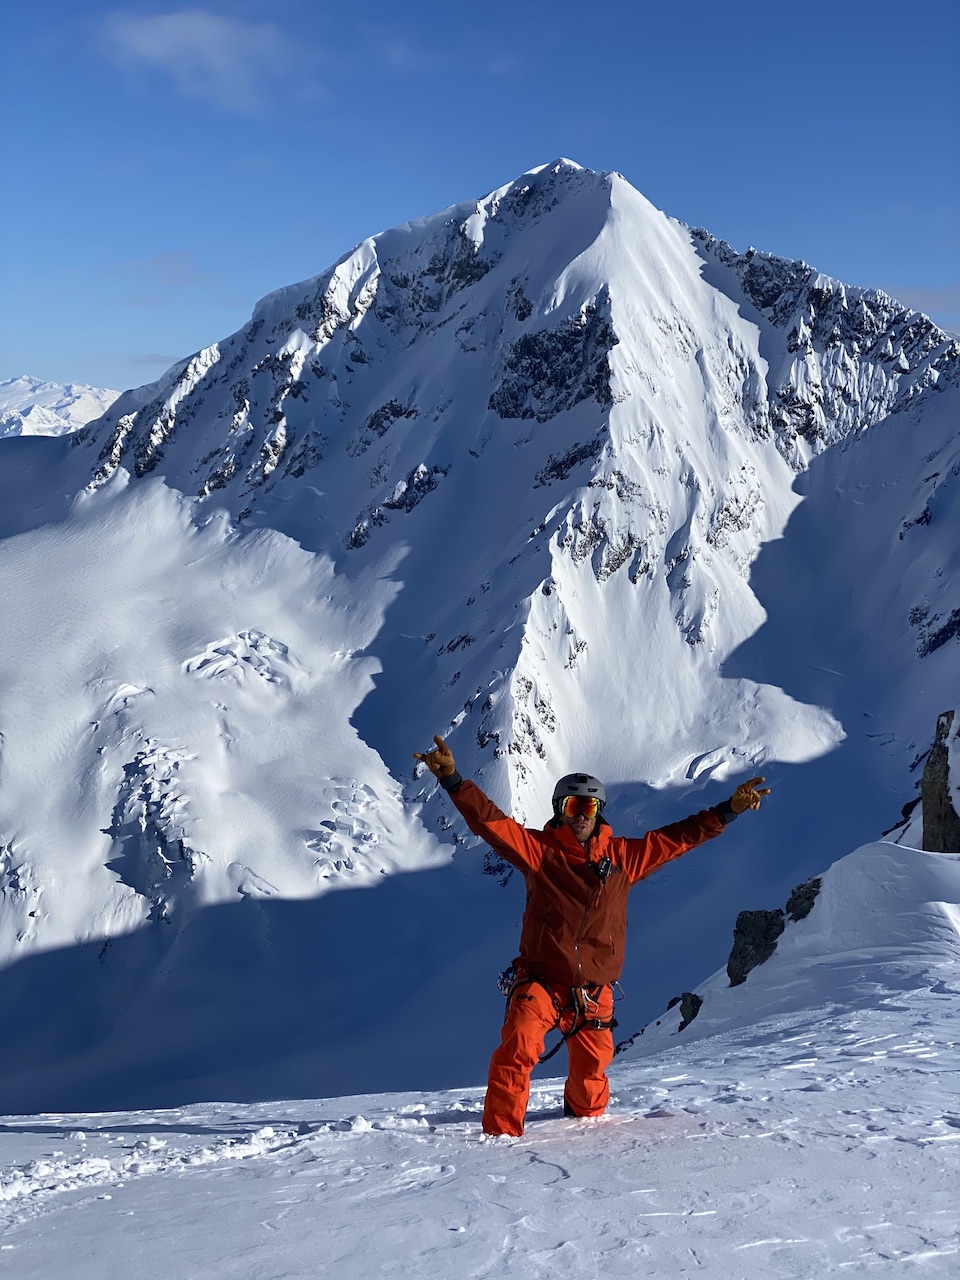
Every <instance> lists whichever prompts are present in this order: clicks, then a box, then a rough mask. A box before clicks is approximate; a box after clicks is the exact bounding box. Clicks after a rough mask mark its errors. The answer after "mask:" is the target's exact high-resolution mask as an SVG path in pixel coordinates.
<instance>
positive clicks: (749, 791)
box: [730, 778, 770, 813]
mask: <svg viewBox="0 0 960 1280" xmlns="http://www.w3.org/2000/svg"><path fill="white" fill-rule="evenodd" d="M765 781H766V779H765V778H751V779H750V781H749V782H741V783H740V785H739V787H737V789H736V791H735V792H734V793H733V795H732V796H731V797H730V808H731V809H732V810H733V812H734V813H743V811H744V810H745V809H759V808H760V801H761V799H762V797H763V796H768V795H769V794H770V788H769V787H762V788H761V789H760V790H759V791H758V790H757V787H756V784H757V783H758V782H765Z"/></svg>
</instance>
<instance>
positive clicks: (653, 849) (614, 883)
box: [444, 775, 733, 987]
mask: <svg viewBox="0 0 960 1280" xmlns="http://www.w3.org/2000/svg"><path fill="white" fill-rule="evenodd" d="M456 776H457V782H456V783H455V785H454V786H453V787H452V788H451V787H449V786H448V787H445V788H444V789H445V790H447V791H448V794H449V796H450V799H451V800H452V801H453V803H454V804H455V805H456V807H457V809H458V810H459V811H460V813H461V814H462V815H463V818H464V820H465V821H466V824H467V826H468V827H469V828H470V830H471V831H472V832H473V833H474V835H477V836H479V837H480V838H481V839H482V840H485V841H486V842H487V844H488V845H490V847H491V848H492V849H493V850H494V851H495V852H496V853H498V854H499V855H500V856H501V857H502V858H504V859H505V860H506V861H507V862H509V863H511V865H512V866H514V867H516V868H517V869H518V870H519V871H521V872H522V873H523V877H524V880H525V881H526V886H527V905H526V909H525V911H524V914H523V926H522V928H521V934H520V954H519V955H518V956H517V958H516V960H515V961H514V963H515V964H516V966H517V968H518V970H520V971H521V972H523V973H524V974H526V975H527V976H529V977H537V978H546V979H548V980H549V981H551V982H556V983H561V984H563V985H564V986H570V987H581V986H606V985H607V984H609V983H613V982H616V980H617V979H618V978H619V977H620V973H621V971H622V969H623V959H624V950H625V947H626V940H627V895H628V894H629V892H630V890H631V889H632V888H633V886H634V885H635V884H637V882H638V881H640V880H644V879H646V877H647V876H649V875H652V874H653V872H654V871H656V870H657V868H658V867H662V866H663V865H664V863H666V862H670V861H671V860H672V859H674V858H679V857H680V855H681V854H683V853H686V852H687V850H688V849H693V848H695V847H696V846H697V845H699V844H703V842H704V841H705V840H712V839H713V837H714V836H718V835H719V834H720V832H721V831H723V829H724V827H725V826H726V825H727V823H728V822H729V821H731V820H732V818H733V812H732V810H730V811H729V813H728V812H727V809H728V806H718V807H717V808H714V809H704V810H702V812H700V813H698V814H695V815H694V816H693V817H690V818H685V819H684V820H683V821H682V822H674V823H672V824H671V825H670V826H667V827H661V828H660V830H659V831H649V832H648V833H647V834H646V835H645V836H641V837H640V838H639V839H637V840H629V839H625V838H624V837H622V836H615V835H614V834H613V832H612V831H611V830H610V827H609V826H608V825H607V824H606V823H605V822H601V823H600V824H599V825H598V826H597V828H596V830H595V832H594V834H593V835H592V836H591V837H590V840H589V841H588V842H587V846H586V848H584V847H583V846H581V844H580V843H579V841H578V840H577V839H576V837H575V836H574V834H573V832H572V831H571V830H570V828H569V827H567V826H564V825H562V824H561V825H557V826H555V825H553V823H552V822H550V823H548V824H547V825H546V826H545V827H544V828H543V830H542V831H534V830H531V829H530V828H528V827H522V826H521V825H520V823H519V822H517V821H516V820H515V819H513V818H510V817H508V816H507V815H506V814H505V813H502V812H501V811H500V810H499V809H498V808H497V806H496V805H495V804H494V803H493V802H492V801H491V800H489V799H488V798H487V797H486V796H485V795H484V793H483V792H482V791H481V790H480V788H479V787H478V786H477V785H476V784H475V783H473V782H470V781H469V780H468V779H464V780H463V781H462V782H459V775H456ZM606 858H609V860H610V864H609V873H608V874H607V875H606V876H605V877H604V876H603V875H602V874H601V873H602V871H603V862H604V859H606Z"/></svg>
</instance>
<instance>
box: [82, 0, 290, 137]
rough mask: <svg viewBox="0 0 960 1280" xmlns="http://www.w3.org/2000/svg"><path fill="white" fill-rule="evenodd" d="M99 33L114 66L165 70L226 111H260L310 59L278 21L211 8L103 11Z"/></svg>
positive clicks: (184, 92) (190, 93)
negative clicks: (226, 14)
mask: <svg viewBox="0 0 960 1280" xmlns="http://www.w3.org/2000/svg"><path fill="white" fill-rule="evenodd" d="M100 38H101V47H102V49H103V52H104V54H105V55H106V56H107V57H108V58H109V59H110V60H111V61H112V62H113V63H114V65H116V66H118V67H122V68H125V69H128V70H131V71H141V70H144V69H148V70H153V71H156V72H159V73H160V74H162V75H164V76H167V77H168V78H169V79H170V80H171V81H172V82H173V85H174V88H175V89H176V91H177V93H179V94H180V95H181V96H182V97H185V98H196V99H200V100H204V101H207V102H211V103H213V104H215V105H216V106H218V107H222V108H223V109H225V110H227V111H239V112H255V111H258V110H260V109H262V108H263V107H264V106H266V105H267V104H268V103H269V102H270V100H271V98H272V97H273V96H274V95H275V93H276V92H277V91H278V90H279V89H280V87H281V86H283V85H284V84H285V83H287V82H288V81H289V79H290V77H291V75H292V73H293V72H294V69H295V68H303V65H304V60H305V59H304V50H303V48H302V46H298V45H297V44H295V43H294V41H293V40H292V39H291V38H290V37H289V36H287V35H286V34H285V33H284V32H283V31H282V30H281V29H280V28H279V27H278V26H277V25H276V24H275V23H273V22H245V21H243V20H241V19H239V18H225V17H222V16H221V15H220V14H216V13H211V12H210V10H208V9H181V10H178V11H177V12H175V13H155V14H143V13H132V12H130V11H129V10H123V9H117V10H114V11H113V12H112V13H108V14H107V15H106V16H105V17H104V19H103V22H102V25H101V28H100Z"/></svg>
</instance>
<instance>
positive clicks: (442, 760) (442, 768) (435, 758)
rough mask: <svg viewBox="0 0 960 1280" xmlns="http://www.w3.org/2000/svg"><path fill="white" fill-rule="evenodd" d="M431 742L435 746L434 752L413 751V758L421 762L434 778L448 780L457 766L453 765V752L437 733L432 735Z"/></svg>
mask: <svg viewBox="0 0 960 1280" xmlns="http://www.w3.org/2000/svg"><path fill="white" fill-rule="evenodd" d="M433 740H434V742H435V743H436V744H437V746H436V750H435V751H426V752H422V751H415V752H414V753H413V758H414V760H420V761H422V762H423V763H424V764H425V765H426V766H427V768H428V769H429V770H430V772H431V773H432V774H433V776H434V777H435V778H449V777H450V775H451V774H453V773H456V771H457V766H456V765H455V764H454V763H453V752H452V751H451V750H450V748H449V747H448V746H447V744H446V743H445V742H444V740H443V739H442V738H441V737H440V735H439V734H438V733H437V734H434V736H433Z"/></svg>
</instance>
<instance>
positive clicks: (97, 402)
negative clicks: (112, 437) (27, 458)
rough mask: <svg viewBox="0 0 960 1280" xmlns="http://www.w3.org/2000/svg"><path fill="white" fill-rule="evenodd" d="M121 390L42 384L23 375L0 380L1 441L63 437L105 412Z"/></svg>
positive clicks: (73, 383) (79, 385)
mask: <svg viewBox="0 0 960 1280" xmlns="http://www.w3.org/2000/svg"><path fill="white" fill-rule="evenodd" d="M119 394H120V393H119V391H109V390H106V389H105V388H102V387H88V386H87V384H86V383H85V382H68V383H66V384H64V383H60V382H42V381H41V380H40V379H39V378H31V377H30V376H29V375H28V374H24V375H23V376H22V377H19V378H6V379H2V380H0V439H3V438H4V437H6V436H60V435H64V434H66V433H67V432H70V431H76V430H77V428H78V427H82V426H85V425H86V424H87V423H88V422H90V421H91V420H92V419H93V418H99V417H100V415H101V414H103V413H106V411H107V409H109V408H110V406H111V404H113V402H114V400H116V398H117V396H118V395H119Z"/></svg>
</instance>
